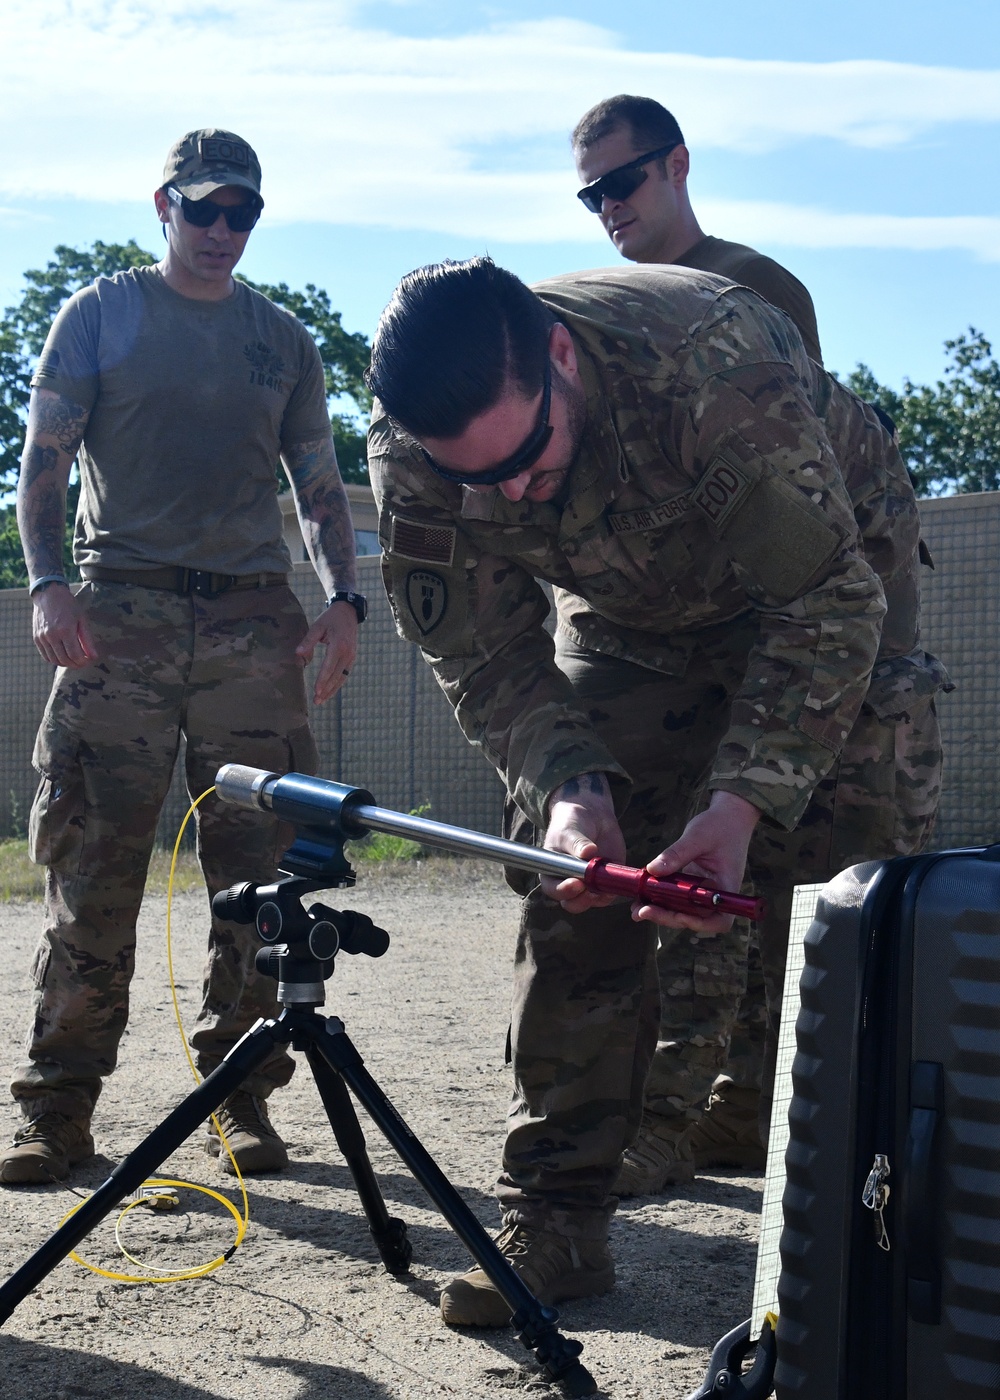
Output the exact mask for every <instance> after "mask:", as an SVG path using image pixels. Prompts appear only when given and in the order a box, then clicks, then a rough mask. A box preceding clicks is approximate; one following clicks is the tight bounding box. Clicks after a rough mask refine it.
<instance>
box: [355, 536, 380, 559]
mask: <svg viewBox="0 0 1000 1400" xmlns="http://www.w3.org/2000/svg"><path fill="white" fill-rule="evenodd" d="M354 552H355V554H358V555H361V554H381V553H382V550H381V547H380V545H379V542H378V531H377V530H355V532H354Z"/></svg>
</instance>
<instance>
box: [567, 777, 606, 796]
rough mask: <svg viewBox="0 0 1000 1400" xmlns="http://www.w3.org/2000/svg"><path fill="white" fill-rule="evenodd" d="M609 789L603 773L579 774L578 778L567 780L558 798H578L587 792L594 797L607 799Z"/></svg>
mask: <svg viewBox="0 0 1000 1400" xmlns="http://www.w3.org/2000/svg"><path fill="white" fill-rule="evenodd" d="M610 791H611V789H610V788H609V787H608V780H607V778H606V777H605V776H604V774H603V773H581V774H580V775H579V777H576V778H567V779H566V781H565V782H564V783H563V784H562V786H561V788H560V789H559V795H560V797H579V796H580V794H581V793H583V792H589V793H592V794H593V795H594V797H607V796H608V794H609V793H610Z"/></svg>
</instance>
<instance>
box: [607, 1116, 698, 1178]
mask: <svg viewBox="0 0 1000 1400" xmlns="http://www.w3.org/2000/svg"><path fill="white" fill-rule="evenodd" d="M693 1126H694V1125H693V1124H692V1123H690V1122H689V1121H688V1119H686V1118H663V1117H661V1116H660V1115H659V1114H658V1113H643V1115H642V1123H641V1125H640V1127H639V1137H638V1139H637V1141H636V1143H635V1145H634V1146H633V1147H630V1148H629V1149H628V1151H627V1152H626V1153H625V1156H624V1157H623V1158H622V1165H621V1170H620V1171H619V1173H618V1180H617V1181H616V1182H615V1184H614V1186H613V1187H612V1188H611V1190H612V1192H613V1194H614V1195H616V1196H655V1195H656V1193H657V1192H658V1191H662V1190H663V1189H664V1187H667V1186H677V1185H679V1184H680V1183H681V1182H685V1181H690V1180H691V1178H692V1177H693V1176H694V1159H693V1157H692V1156H691V1149H690V1146H689V1145H688V1144H689V1140H690V1137H691V1131H692V1128H693Z"/></svg>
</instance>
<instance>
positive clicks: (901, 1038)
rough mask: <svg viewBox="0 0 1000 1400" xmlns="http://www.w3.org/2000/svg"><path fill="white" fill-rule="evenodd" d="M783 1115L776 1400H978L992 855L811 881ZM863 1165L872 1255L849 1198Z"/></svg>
mask: <svg viewBox="0 0 1000 1400" xmlns="http://www.w3.org/2000/svg"><path fill="white" fill-rule="evenodd" d="M789 1121H790V1131H791V1138H790V1142H789V1146H788V1151H787V1156H786V1170H787V1179H786V1186H785V1191H784V1196H783V1216H784V1223H783V1228H782V1233H781V1245H780V1250H781V1274H780V1280H779V1284H778V1299H779V1321H778V1333H777V1338H778V1347H777V1352H778V1362H777V1369H776V1373H775V1387H776V1395H777V1396H778V1400H792V1398H793V1397H796V1400H798V1397H808V1400H985V1397H986V1396H992V1397H994V1400H996V1397H998V1396H1000V847H991V848H989V849H977V850H969V851H947V852H943V853H936V854H933V855H925V856H915V857H905V858H901V859H899V860H894V861H888V862H877V863H876V862H873V863H870V864H866V865H858V866H854V867H853V868H852V869H851V870H847V871H845V872H844V873H843V874H842V875H840V876H838V877H837V879H836V880H834V881H832V882H831V884H829V885H828V886H826V888H825V889H824V890H823V892H822V894H821V896H820V900H819V903H818V905H817V910H816V917H815V920H814V922H813V924H812V925H811V927H810V929H809V931H808V933H807V934H806V946H805V969H804V971H803V975H802V982H801V1009H800V1012H799V1016H798V1020H797V1022H796V1053H795V1059H794V1062H793V1067H792V1100H791V1105H790V1109H789ZM877 1153H882V1154H884V1155H885V1156H886V1157H887V1158H888V1160H889V1166H890V1175H889V1178H888V1184H889V1186H890V1191H891V1194H890V1196H889V1201H888V1204H887V1206H886V1209H885V1211H884V1222H885V1228H886V1233H887V1236H888V1242H889V1245H890V1248H889V1250H888V1252H886V1251H885V1250H883V1249H881V1248H880V1247H879V1245H878V1242H877V1228H876V1225H877V1222H876V1218H875V1214H874V1213H873V1211H872V1210H870V1209H868V1208H866V1207H865V1206H864V1205H863V1203H862V1195H863V1192H864V1188H865V1184H866V1180H867V1178H868V1175H869V1172H870V1170H871V1168H872V1166H873V1163H874V1161H875V1157H876V1154H877Z"/></svg>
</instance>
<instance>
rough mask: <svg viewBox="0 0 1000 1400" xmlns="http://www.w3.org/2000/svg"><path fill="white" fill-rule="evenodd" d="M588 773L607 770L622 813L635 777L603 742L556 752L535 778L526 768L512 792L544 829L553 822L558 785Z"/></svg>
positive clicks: (535, 823)
mask: <svg viewBox="0 0 1000 1400" xmlns="http://www.w3.org/2000/svg"><path fill="white" fill-rule="evenodd" d="M584 773H604V774H605V775H606V777H607V779H608V782H609V784H610V787H611V796H612V798H613V799H614V804H615V812H616V813H617V815H618V816H621V814H622V812H624V810H625V808H626V807H627V806H628V803H629V798H630V797H631V795H632V780H631V778H630V777H629V775H628V773H626V771H625V769H624V768H623V767H622V766H621V764H620V763H616V762H615V760H614V759H613V758H612V756H611V754H610V753H609V752H608V750H607V749H603V747H602V746H601V744H600V743H599V742H595V743H594V744H593V745H592V746H591V752H589V753H587V754H583V753H581V751H580V748H579V747H575V749H574V752H573V753H572V754H567V755H564V756H562V757H560V756H559V755H556V756H554V761H551V762H549V763H548V764H547V765H546V767H545V771H544V773H542V774H539V775H538V776H537V778H535V779H532V778H530V777H528V776H526V775H525V774H524V773H523V772H522V774H521V776H520V777H519V778H518V780H517V782H516V783H515V784H514V786H513V788H512V790H511V796H512V797H513V798H514V801H515V802H516V803H517V805H518V806H519V807H520V808H521V810H522V812H524V813H525V814H526V815H527V816H528V817H529V818H530V819H531V821H532V823H533V824H534V825H535V826H536V827H537V828H538V829H539V831H544V830H545V828H546V827H547V826H548V824H549V815H548V813H549V799H550V798H551V796H552V794H553V793H554V792H555V790H556V788H559V787H562V785H563V783H566V782H569V780H570V778H579V777H581V776H582V775H583V774H584Z"/></svg>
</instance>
